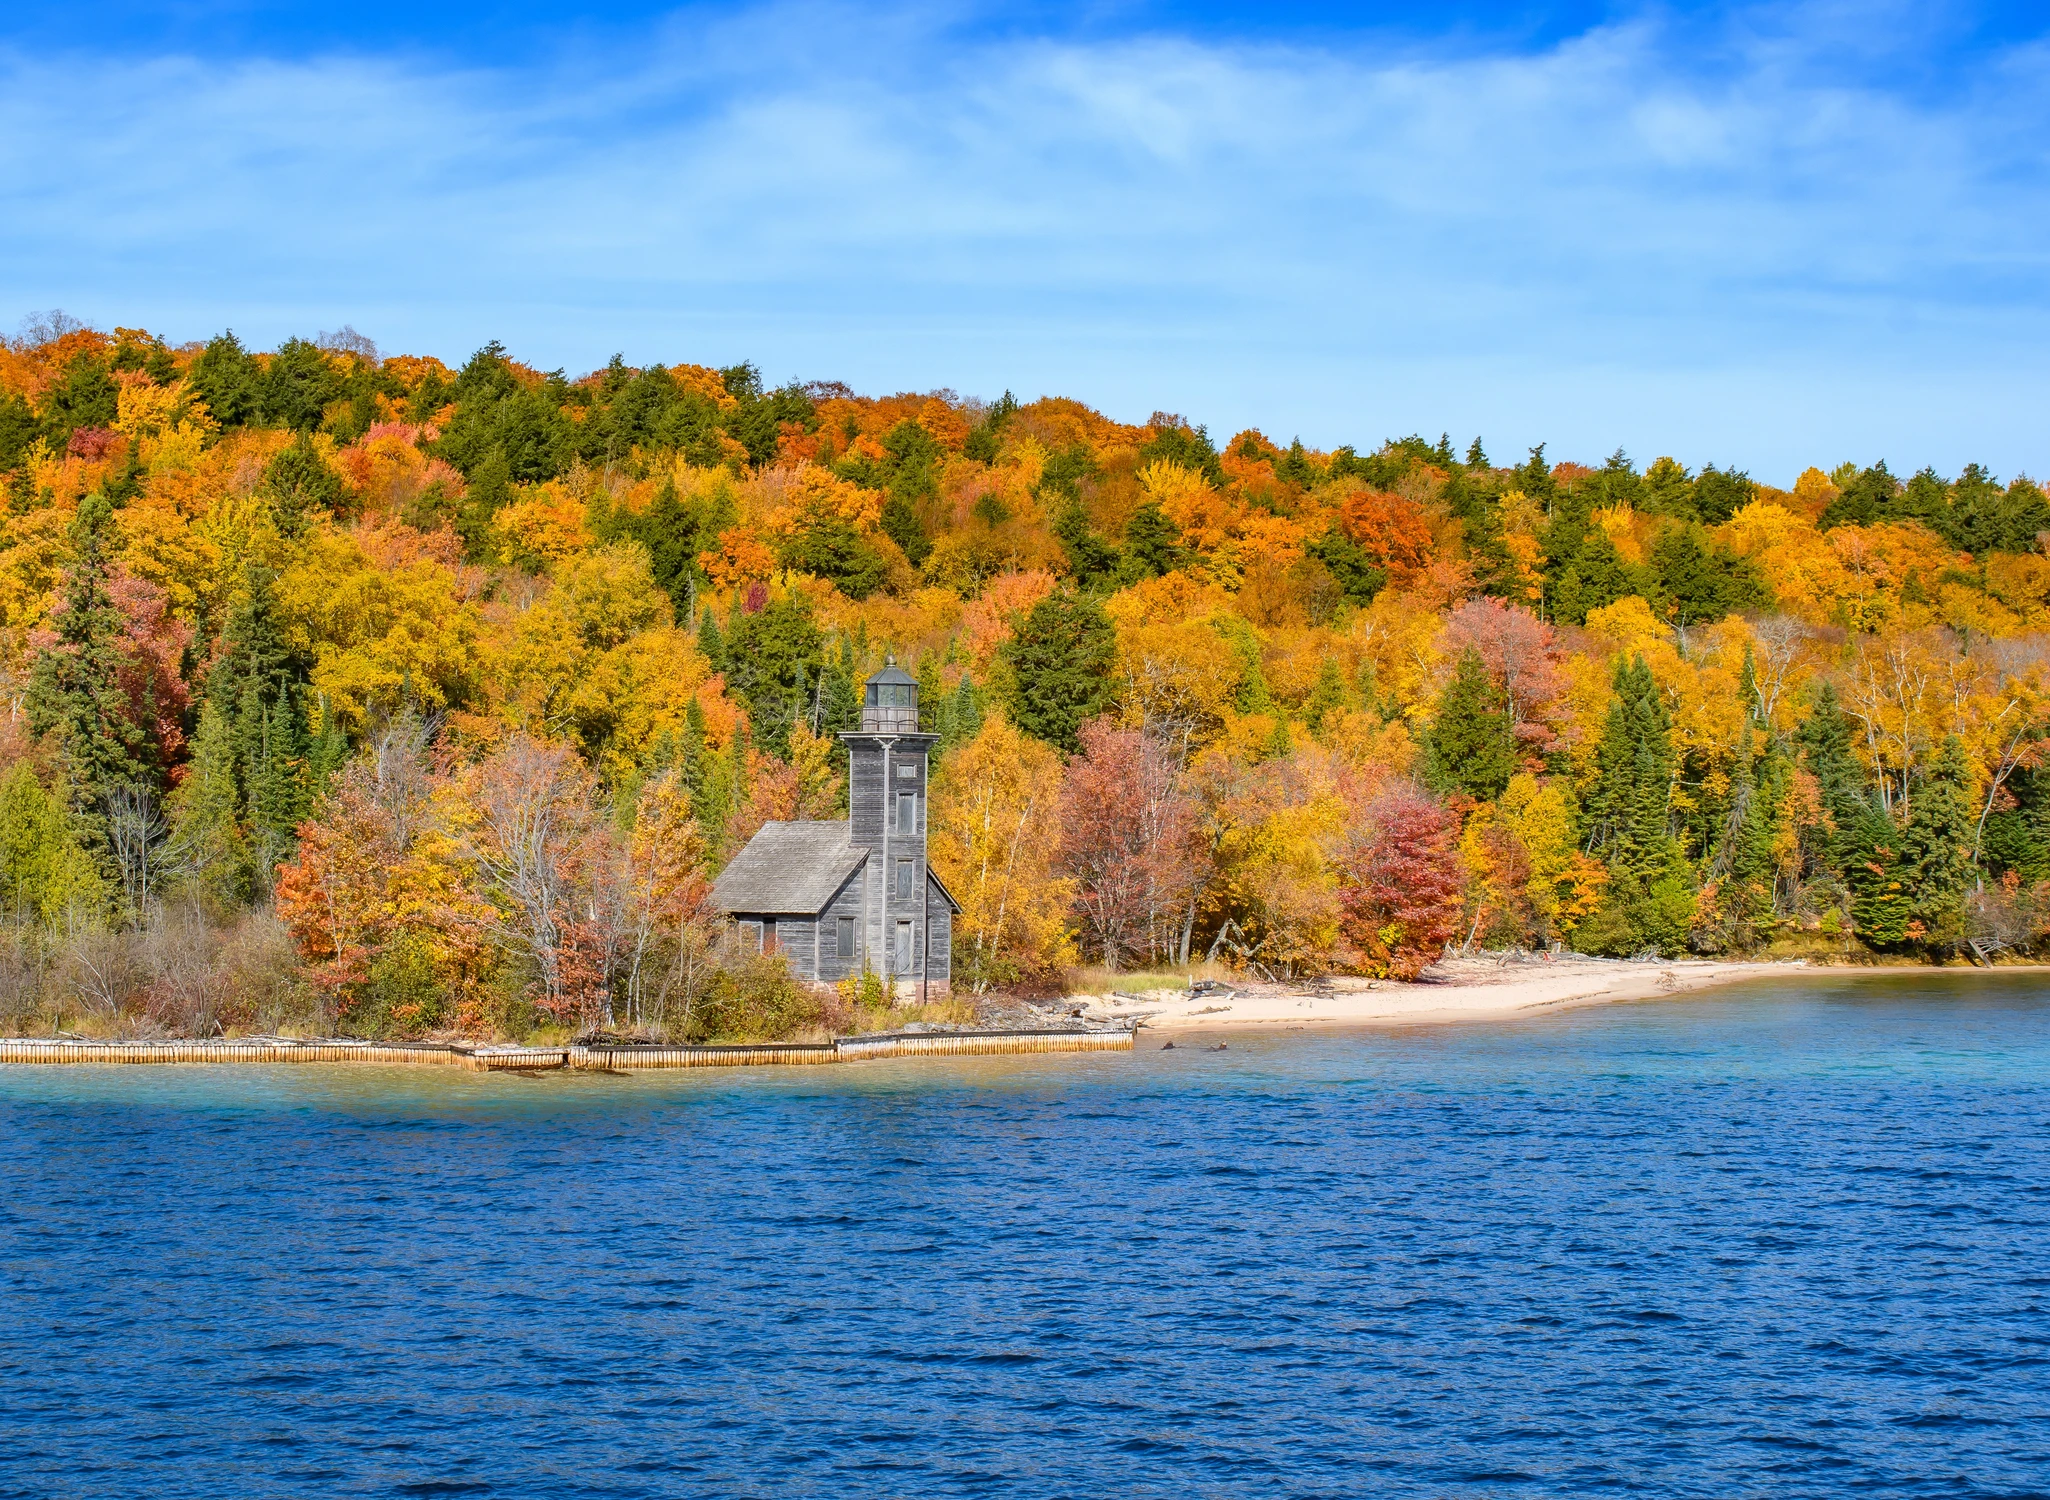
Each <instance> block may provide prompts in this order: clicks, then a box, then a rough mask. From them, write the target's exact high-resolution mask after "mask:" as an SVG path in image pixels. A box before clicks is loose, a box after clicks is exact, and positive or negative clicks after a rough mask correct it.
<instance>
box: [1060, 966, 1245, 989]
mask: <svg viewBox="0 0 2050 1500" xmlns="http://www.w3.org/2000/svg"><path fill="white" fill-rule="evenodd" d="M1231 977H1232V971H1231V970H1230V969H1228V968H1227V967H1225V966H1224V965H1223V964H1217V963H1194V964H1190V965H1189V966H1188V967H1187V968H1186V969H1180V968H1175V969H1106V968H1102V967H1100V966H1098V965H1094V964H1090V965H1085V966H1084V967H1082V968H1079V969H1071V970H1069V972H1068V986H1067V992H1068V993H1069V994H1070V995H1108V994H1110V993H1111V992H1112V991H1113V990H1123V991H1124V992H1125V993H1126V994H1130V995H1136V994H1138V993H1140V992H1141V991H1143V990H1185V989H1187V988H1188V987H1189V982H1190V981H1191V980H1195V979H1215V980H1219V981H1221V982H1223V983H1225V984H1229V983H1230V982H1231Z"/></svg>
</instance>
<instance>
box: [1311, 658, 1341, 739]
mask: <svg viewBox="0 0 2050 1500" xmlns="http://www.w3.org/2000/svg"><path fill="white" fill-rule="evenodd" d="M1348 696H1349V695H1348V694H1347V692H1346V689H1345V673H1343V672H1341V671H1340V670H1339V669H1338V663H1337V661H1336V660H1334V659H1333V658H1331V657H1329V656H1327V657H1325V658H1324V663H1323V665H1322V666H1320V667H1319V668H1318V669H1317V681H1316V683H1315V684H1314V685H1313V686H1312V687H1311V689H1310V697H1309V701H1308V702H1306V703H1305V704H1304V705H1303V722H1304V723H1305V724H1307V725H1309V726H1310V733H1312V734H1322V733H1323V732H1324V721H1325V720H1326V719H1328V718H1330V716H1331V715H1332V714H1334V713H1337V712H1339V711H1340V710H1341V709H1343V708H1344V707H1345V706H1346V702H1347V699H1348Z"/></svg>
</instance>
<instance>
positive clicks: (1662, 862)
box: [1581, 657, 1693, 953]
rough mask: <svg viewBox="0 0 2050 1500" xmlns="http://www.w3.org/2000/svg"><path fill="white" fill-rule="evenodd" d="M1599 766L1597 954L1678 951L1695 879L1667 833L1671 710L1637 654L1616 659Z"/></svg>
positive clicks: (1588, 929) (1592, 823) (1586, 934)
mask: <svg viewBox="0 0 2050 1500" xmlns="http://www.w3.org/2000/svg"><path fill="white" fill-rule="evenodd" d="M1612 688H1613V692H1614V696H1613V697H1612V698H1611V699H1610V701H1609V716H1608V722H1607V724H1606V726H1605V727H1604V730H1603V734H1602V742H1601V746H1600V748H1599V750H1598V751H1597V756H1596V761H1597V765H1598V767H1599V770H1598V773H1597V775H1596V778H1595V786H1594V790H1593V792H1592V793H1591V794H1590V796H1589V798H1588V803H1587V811H1588V819H1589V829H1588V833H1589V838H1588V842H1589V846H1590V848H1591V849H1592V850H1593V851H1594V852H1596V853H1599V854H1601V855H1602V856H1603V858H1604V860H1605V861H1606V863H1607V865H1608V869H1609V885H1608V890H1607V893H1606V895H1605V897H1604V899H1603V905H1602V908H1601V910H1600V911H1599V912H1598V913H1597V914H1596V915H1595V917H1593V918H1591V919H1590V920H1589V921H1588V923H1587V924H1586V925H1585V927H1583V929H1582V932H1581V937H1582V940H1583V941H1585V942H1587V943H1588V944H1589V945H1590V946H1591V947H1593V948H1594V949H1595V951H1597V952H1611V953H1628V952H1634V951H1637V950H1638V949H1641V948H1655V949H1657V950H1658V951H1659V952H1661V953H1674V952H1678V951H1679V950H1680V948H1681V947H1682V946H1683V945H1684V943H1685V941H1686V937H1687V930H1688V926H1689V923H1690V921H1691V919H1692V914H1693V882H1692V879H1691V877H1690V875H1689V872H1688V869H1687V863H1686V859H1685V857H1684V856H1683V854H1682V853H1681V850H1680V844H1679V841H1678V840H1677V839H1675V838H1674V837H1673V834H1672V793H1673V771H1674V762H1673V744H1672V716H1671V714H1670V713H1669V712H1668V710H1667V708H1666V704H1665V697H1664V694H1663V693H1661V692H1660V690H1659V686H1658V684H1657V682H1656V681H1654V680H1653V678H1652V675H1651V669H1650V668H1649V667H1648V666H1646V665H1645V663H1644V658H1643V657H1637V658H1634V659H1633V660H1632V661H1631V662H1629V663H1628V664H1625V663H1622V662H1618V663H1617V665H1616V670H1615V675H1614V677H1613V679H1612Z"/></svg>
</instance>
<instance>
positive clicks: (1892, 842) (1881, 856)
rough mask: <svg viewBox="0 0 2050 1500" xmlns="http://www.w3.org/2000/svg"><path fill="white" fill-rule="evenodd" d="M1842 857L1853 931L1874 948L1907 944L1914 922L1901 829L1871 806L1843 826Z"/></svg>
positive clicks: (1839, 850) (1840, 834) (1839, 846)
mask: <svg viewBox="0 0 2050 1500" xmlns="http://www.w3.org/2000/svg"><path fill="white" fill-rule="evenodd" d="M1836 848H1837V857H1838V859H1839V860H1840V861H1841V864H1842V869H1843V873H1844V883H1845V884H1846V885H1847V886H1849V887H1850V892H1851V928H1852V930H1853V931H1854V932H1856V933H1857V935H1858V937H1859V938H1860V940H1862V941H1863V942H1865V943H1867V944H1869V945H1870V946H1872V947H1874V948H1893V947H1898V946H1899V945H1900V944H1902V943H1904V942H1906V941H1907V940H1908V938H1909V935H1910V926H1911V924H1912V923H1913V921H1914V915H1915V913H1914V897H1913V893H1912V892H1911V891H1910V889H1909V881H1908V876H1909V871H1908V869H1907V867H1906V865H1905V863H1904V862H1903V861H1902V859H1901V830H1900V829H1899V828H1897V827H1896V826H1895V825H1894V821H1893V819H1891V818H1889V817H1888V816H1887V815H1886V814H1885V813H1884V812H1882V811H1880V809H1879V808H1877V807H1875V806H1873V805H1871V804H1869V803H1868V804H1866V805H1865V806H1864V807H1863V808H1862V809H1860V810H1858V811H1856V812H1855V813H1854V814H1853V815H1852V820H1851V822H1850V824H1849V825H1848V826H1840V827H1839V830H1838V835H1837V842H1836Z"/></svg>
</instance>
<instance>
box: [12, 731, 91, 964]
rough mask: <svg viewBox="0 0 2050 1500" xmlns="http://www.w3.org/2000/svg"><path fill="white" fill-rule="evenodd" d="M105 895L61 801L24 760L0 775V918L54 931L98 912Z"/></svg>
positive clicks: (62, 800) (89, 858)
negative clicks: (70, 921)
mask: <svg viewBox="0 0 2050 1500" xmlns="http://www.w3.org/2000/svg"><path fill="white" fill-rule="evenodd" d="M107 895H108V891H107V886H106V884H105V882H104V881H102V879H101V878H100V875H99V872H98V871H97V870H96V869H95V868H94V866H93V861H92V859H91V857H90V856H88V855H87V853H86V852H85V850H84V848H83V847H81V846H80V844H79V841H78V837H77V830H76V827H75V826H74V822H73V819H72V817H71V815H70V813H69V812H68V811H67V810H66V808H65V806H64V799H63V798H62V797H58V796H52V795H51V794H50V793H49V792H48V791H46V790H45V789H44V787H43V784H42V782H41V781H40V780H38V779H37V777H36V772H35V768H34V767H33V766H31V765H30V764H29V763H28V762H27V761H25V760H18V761H16V762H15V763H14V765H13V766H12V767H10V768H9V769H8V770H7V771H5V772H4V773H0V916H4V917H7V918H10V919H12V920H13V921H16V922H39V923H41V924H42V925H44V926H47V927H56V926H61V925H62V924H63V923H64V922H65V921H66V920H67V919H69V918H72V917H75V916H82V915H86V914H93V913H99V912H101V911H103V910H104V908H105V906H106V903H107Z"/></svg>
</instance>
